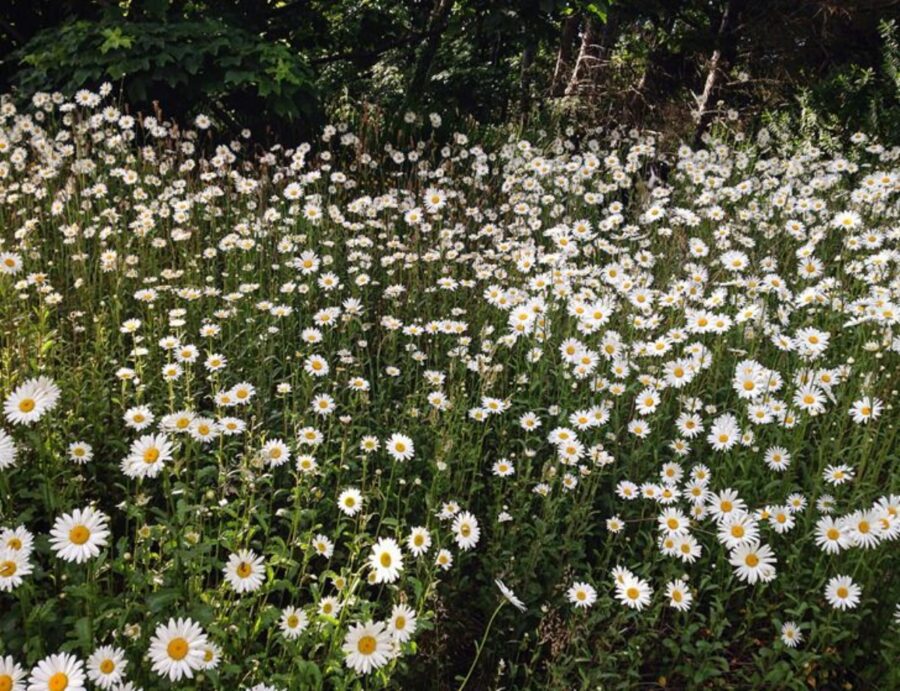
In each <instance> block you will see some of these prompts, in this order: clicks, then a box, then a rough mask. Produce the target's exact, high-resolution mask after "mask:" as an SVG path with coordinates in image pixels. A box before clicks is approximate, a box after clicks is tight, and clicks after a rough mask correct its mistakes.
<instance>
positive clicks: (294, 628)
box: [279, 607, 309, 640]
mask: <svg viewBox="0 0 900 691" xmlns="http://www.w3.org/2000/svg"><path fill="white" fill-rule="evenodd" d="M308 625H309V617H307V616H306V612H304V611H303V610H302V609H298V608H296V607H285V608H284V609H283V610H281V622H280V624H279V626H280V628H281V633H282V635H283V636H284V637H285V638H287V639H288V640H293V639H295V638H297V637H298V636H299V635H300V634H301V633H303V631H304V630H305V629H306V627H307V626H308Z"/></svg>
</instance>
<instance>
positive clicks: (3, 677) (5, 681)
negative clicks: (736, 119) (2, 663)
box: [0, 674, 13, 691]
mask: <svg viewBox="0 0 900 691" xmlns="http://www.w3.org/2000/svg"><path fill="white" fill-rule="evenodd" d="M12 687H13V680H12V677H11V676H9V675H8V674H0V691H12Z"/></svg>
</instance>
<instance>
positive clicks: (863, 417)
mask: <svg viewBox="0 0 900 691" xmlns="http://www.w3.org/2000/svg"><path fill="white" fill-rule="evenodd" d="M883 408H884V402H883V401H882V400H881V399H878V398H871V397H869V396H866V397H865V398H861V399H860V400H858V401H854V402H853V405H852V406H851V407H850V417H851V418H853V422H855V423H856V424H858V425H862V424H865V423H867V422H870V421H871V420H877V419H878V418H879V417H880V416H881V411H882V409H883Z"/></svg>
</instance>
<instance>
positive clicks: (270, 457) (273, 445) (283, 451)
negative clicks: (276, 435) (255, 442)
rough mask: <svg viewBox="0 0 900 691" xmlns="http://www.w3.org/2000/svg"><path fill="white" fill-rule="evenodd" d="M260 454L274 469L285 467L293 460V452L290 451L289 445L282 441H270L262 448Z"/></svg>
mask: <svg viewBox="0 0 900 691" xmlns="http://www.w3.org/2000/svg"><path fill="white" fill-rule="evenodd" d="M260 453H261V454H262V457H263V459H264V460H265V461H266V463H268V464H269V466H271V467H272V468H276V467H278V466H280V465H284V464H285V463H287V462H288V461H289V460H291V452H290V451H289V450H288V447H287V444H285V443H284V442H283V441H282V440H281V439H270V440H269V441H267V442H266V443H265V445H264V446H263V447H262V451H261V452H260Z"/></svg>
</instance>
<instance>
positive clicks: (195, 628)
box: [149, 618, 207, 681]
mask: <svg viewBox="0 0 900 691" xmlns="http://www.w3.org/2000/svg"><path fill="white" fill-rule="evenodd" d="M206 646H207V638H206V634H205V633H203V629H201V628H200V625H199V624H197V623H196V622H194V621H193V620H192V619H182V618H178V619H173V618H170V619H169V621H168V623H166V624H159V625H158V626H157V627H156V631H155V632H154V634H153V637H152V638H151V639H150V652H149V656H150V660H151V662H152V663H153V671H154V672H156V673H157V674H158V675H160V676H161V677H168V678H169V680H170V681H180V680H181V678H182V677H186V678H188V679H193V678H194V672H196V671H197V670H200V669H203V666H204V655H205V648H206Z"/></svg>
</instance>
